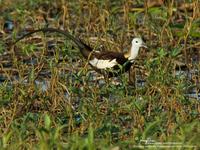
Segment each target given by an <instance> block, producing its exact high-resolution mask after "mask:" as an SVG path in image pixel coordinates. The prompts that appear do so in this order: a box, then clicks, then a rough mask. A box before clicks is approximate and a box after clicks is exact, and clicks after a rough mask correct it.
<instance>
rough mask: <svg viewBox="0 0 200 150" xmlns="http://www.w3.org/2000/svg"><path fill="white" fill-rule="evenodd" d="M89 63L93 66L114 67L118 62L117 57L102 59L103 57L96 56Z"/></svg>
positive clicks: (101, 67)
mask: <svg viewBox="0 0 200 150" xmlns="http://www.w3.org/2000/svg"><path fill="white" fill-rule="evenodd" d="M89 63H90V64H91V65H92V66H94V67H96V68H98V69H107V68H112V67H113V66H115V65H117V64H118V63H117V61H116V59H113V60H109V59H106V60H102V59H97V58H94V59H92V60H90V61H89Z"/></svg>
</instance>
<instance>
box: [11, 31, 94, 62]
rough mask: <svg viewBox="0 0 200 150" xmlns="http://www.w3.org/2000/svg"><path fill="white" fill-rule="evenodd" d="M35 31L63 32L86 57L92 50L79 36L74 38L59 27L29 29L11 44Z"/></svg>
mask: <svg viewBox="0 0 200 150" xmlns="http://www.w3.org/2000/svg"><path fill="white" fill-rule="evenodd" d="M36 32H44V33H45V32H57V33H60V34H63V35H64V36H66V37H67V38H68V39H70V40H72V41H73V42H74V43H76V45H77V46H78V48H79V49H80V51H81V53H82V55H83V56H84V57H85V58H86V59H87V58H88V57H89V55H90V53H91V51H92V48H91V47H90V46H88V45H87V44H85V43H83V42H82V41H81V40H80V39H79V38H75V37H74V36H72V35H71V34H70V33H69V32H68V31H63V30H60V29H55V28H42V29H38V30H34V31H31V32H29V33H27V34H25V35H23V36H22V37H20V38H18V39H17V40H16V41H15V42H14V43H13V44H16V43H17V42H19V41H20V40H22V39H24V38H25V37H27V36H30V35H32V34H34V33H36Z"/></svg>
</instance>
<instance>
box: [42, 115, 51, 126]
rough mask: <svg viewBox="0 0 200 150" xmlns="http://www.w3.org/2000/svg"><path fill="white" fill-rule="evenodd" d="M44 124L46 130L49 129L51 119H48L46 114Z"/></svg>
mask: <svg viewBox="0 0 200 150" xmlns="http://www.w3.org/2000/svg"><path fill="white" fill-rule="evenodd" d="M44 124H45V128H46V129H50V126H51V119H50V117H49V115H47V114H45V116H44Z"/></svg>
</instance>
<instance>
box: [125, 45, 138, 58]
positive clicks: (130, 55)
mask: <svg viewBox="0 0 200 150" xmlns="http://www.w3.org/2000/svg"><path fill="white" fill-rule="evenodd" d="M138 52H139V47H138V46H132V47H131V48H130V49H129V51H128V52H127V53H125V54H124V56H125V58H128V60H132V61H133V60H134V59H135V58H136V57H137V55H138Z"/></svg>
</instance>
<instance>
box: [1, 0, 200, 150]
mask: <svg viewBox="0 0 200 150" xmlns="http://www.w3.org/2000/svg"><path fill="white" fill-rule="evenodd" d="M199 6H200V4H199V2H198V0H193V1H191V2H188V1H186V0H185V1H184V0H183V2H182V1H181V2H178V1H174V0H170V1H165V2H164V3H163V1H162V0H155V1H147V2H143V1H141V0H137V1H135V2H133V1H132V0H126V1H123V0H119V1H108V0H105V1H101V0H91V1H85V0H79V1H78V0H76V1H64V0H58V1H55V2H50V1H48V0H45V1H44V0H36V1H33V0H27V1H22V0H17V1H12V0H7V1H0V13H1V16H0V26H1V29H2V32H1V35H0V37H1V41H0V53H1V55H0V62H1V63H0V79H1V80H2V82H1V83H0V149H34V148H35V149H133V148H134V146H141V147H140V148H141V149H144V148H145V147H144V146H147V145H148V143H146V144H145V143H143V142H142V140H147V139H148V140H149V141H148V142H152V141H151V140H154V141H156V142H177V143H179V146H180V145H181V146H183V147H184V146H185V148H191V149H198V147H199V140H198V139H199V138H200V137H199V135H200V131H199V129H200V128H199V126H200V125H199V113H200V105H199V100H197V98H191V97H189V96H188V94H189V93H190V92H191V90H193V91H194V92H196V94H199V93H200V87H199V86H200V85H199V82H200V61H199V60H200V53H199V50H200V49H199V47H200V40H199V38H200V34H199V33H200V29H199V24H200V19H199V14H200V10H199V8H200V7H199ZM6 20H12V21H13V22H14V23H13V25H14V29H13V31H12V32H11V33H5V30H4V29H5V28H4V27H3V26H4V23H5V21H6ZM47 25H48V26H49V27H55V28H62V29H65V30H69V31H70V32H71V33H72V34H73V35H75V36H78V37H80V38H81V39H83V40H84V41H85V42H86V43H89V44H90V45H91V46H93V47H95V49H97V50H102V49H104V48H105V49H108V50H114V51H122V50H124V49H126V48H127V47H128V46H129V44H130V41H131V39H132V38H133V37H134V36H142V37H143V39H144V40H145V41H146V43H147V45H148V47H149V50H148V51H141V53H140V56H139V57H138V60H137V62H136V63H137V65H139V66H142V67H139V69H138V68H137V69H136V68H134V67H133V68H132V72H131V74H130V79H129V77H128V75H127V74H124V75H121V76H120V77H119V78H118V81H119V82H120V84H118V85H115V84H113V83H112V82H111V81H109V82H108V83H107V82H103V81H102V80H96V77H99V76H100V75H99V74H94V73H93V72H92V71H91V70H92V69H91V68H90V66H88V65H87V61H86V60H84V59H83V57H82V56H81V54H80V53H79V50H78V49H77V48H76V47H75V46H74V44H73V43H72V42H71V41H68V40H66V39H65V37H62V36H60V35H57V34H47V35H44V34H42V33H38V34H34V36H32V37H29V38H27V39H26V40H24V41H21V42H19V43H18V44H17V45H16V46H14V47H13V46H11V44H10V43H11V41H14V40H15V39H16V38H17V34H19V33H21V34H22V32H23V31H24V30H32V29H38V28H41V27H45V26H47ZM49 41H51V42H52V43H54V44H55V45H56V46H52V48H51V49H50V48H49V47H48V46H49ZM180 65H181V66H180ZM183 65H184V66H183ZM183 67H187V71H185V72H184V73H179V75H177V70H180V69H181V68H183ZM138 76H140V77H138ZM138 78H139V79H140V78H142V79H144V80H145V84H144V85H143V86H138V82H137V81H136V80H138ZM111 80H112V81H114V80H115V79H111ZM102 82H103V83H102ZM130 82H131V83H132V84H130ZM180 143H181V144H180ZM187 146H195V147H187ZM154 148H155V149H156V147H154ZM168 148H169V147H168ZM168 148H167V147H166V149H168ZM174 149H181V148H180V147H175V148H174Z"/></svg>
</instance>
